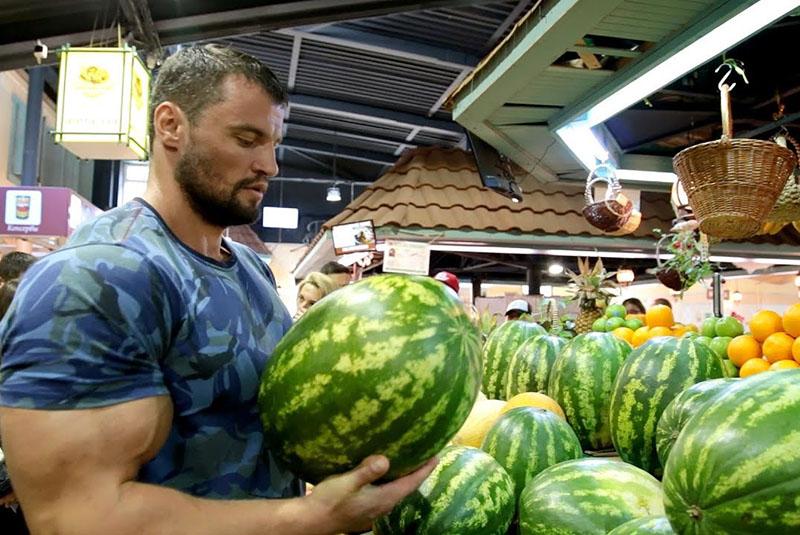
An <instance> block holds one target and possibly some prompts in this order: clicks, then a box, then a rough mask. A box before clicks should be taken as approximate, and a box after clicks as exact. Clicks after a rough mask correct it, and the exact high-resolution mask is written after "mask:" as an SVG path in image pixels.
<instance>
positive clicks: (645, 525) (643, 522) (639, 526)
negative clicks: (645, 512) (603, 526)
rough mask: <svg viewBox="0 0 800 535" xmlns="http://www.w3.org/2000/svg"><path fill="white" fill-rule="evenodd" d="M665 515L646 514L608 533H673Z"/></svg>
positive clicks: (627, 534)
mask: <svg viewBox="0 0 800 535" xmlns="http://www.w3.org/2000/svg"><path fill="white" fill-rule="evenodd" d="M674 534H675V532H674V531H672V526H670V525H669V520H667V517H665V516H647V517H644V518H637V519H636V520H631V521H630V522H625V523H624V524H622V525H621V526H619V527H617V528H614V529H613V530H611V531H609V532H608V535H674Z"/></svg>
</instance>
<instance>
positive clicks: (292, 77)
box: [286, 35, 303, 91]
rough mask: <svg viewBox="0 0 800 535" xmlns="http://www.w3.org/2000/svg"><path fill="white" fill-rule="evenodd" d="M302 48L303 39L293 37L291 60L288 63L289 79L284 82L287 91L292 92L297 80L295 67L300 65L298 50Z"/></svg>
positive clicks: (297, 36) (296, 36)
mask: <svg viewBox="0 0 800 535" xmlns="http://www.w3.org/2000/svg"><path fill="white" fill-rule="evenodd" d="M302 46H303V38H302V37H300V36H299V35H295V36H294V42H293V43H292V59H291V60H290V62H289V79H288V81H287V82H286V87H287V88H288V89H289V91H294V84H295V81H296V80H297V67H298V66H299V65H300V48H301V47H302Z"/></svg>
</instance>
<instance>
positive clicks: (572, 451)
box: [481, 407, 583, 497]
mask: <svg viewBox="0 0 800 535" xmlns="http://www.w3.org/2000/svg"><path fill="white" fill-rule="evenodd" d="M481 449H483V450H484V451H485V452H486V453H488V454H489V455H491V456H492V457H494V458H495V460H496V461H497V462H498V463H500V466H502V467H503V468H505V470H506V472H508V474H509V475H510V476H511V478H512V479H513V480H514V487H515V493H516V496H517V497H519V495H520V494H521V493H522V489H524V488H525V485H527V484H528V482H529V481H530V480H531V479H533V478H534V477H535V476H536V475H537V474H539V472H541V471H542V470H544V469H546V468H549V467H550V466H553V465H554V464H558V463H561V462H564V461H570V460H572V459H580V458H581V457H583V450H582V449H581V443H580V441H579V440H578V436H577V435H576V434H575V431H573V430H572V428H571V427H570V426H569V424H568V423H567V422H565V421H564V420H563V419H562V418H560V417H559V416H556V415H555V414H553V413H552V412H550V411H547V410H544V409H538V408H533V407H518V408H516V409H512V410H510V411H508V412H507V413H506V414H504V415H503V416H502V417H501V418H500V419H499V420H498V421H497V422H495V424H494V425H493V426H492V428H491V429H490V430H489V432H488V433H487V434H486V438H485V439H484V440H483V446H481Z"/></svg>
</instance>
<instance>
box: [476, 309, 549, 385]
mask: <svg viewBox="0 0 800 535" xmlns="http://www.w3.org/2000/svg"><path fill="white" fill-rule="evenodd" d="M542 334H547V331H545V330H544V327H542V326H541V325H539V324H538V323H533V322H530V321H523V320H513V321H507V322H505V323H504V324H502V325H500V326H499V327H498V328H496V329H495V330H494V331H492V334H490V335H489V338H488V339H487V340H486V345H485V346H484V348H483V389H482V390H483V393H484V394H486V396H487V397H489V398H490V399H505V395H506V384H505V383H506V377H507V376H508V364H509V362H510V361H511V357H513V356H514V353H516V352H517V349H519V347H520V346H521V345H522V343H523V342H525V341H526V340H528V339H529V338H532V337H534V336H539V335H542Z"/></svg>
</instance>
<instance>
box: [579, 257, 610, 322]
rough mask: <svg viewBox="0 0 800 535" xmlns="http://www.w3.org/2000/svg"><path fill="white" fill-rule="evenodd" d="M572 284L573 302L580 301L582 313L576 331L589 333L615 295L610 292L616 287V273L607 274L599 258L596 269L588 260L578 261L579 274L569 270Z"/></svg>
mask: <svg viewBox="0 0 800 535" xmlns="http://www.w3.org/2000/svg"><path fill="white" fill-rule="evenodd" d="M567 274H568V275H569V277H570V283H571V284H573V285H574V290H573V294H572V300H573V301H575V300H577V301H578V306H579V308H580V312H579V314H578V317H577V319H576V320H575V331H576V332H577V333H578V334H584V333H588V332H589V331H591V330H592V324H593V323H594V322H595V321H596V320H597V319H598V318H600V317H602V316H603V311H604V309H605V308H606V305H608V300H609V298H611V297H613V294H612V293H611V292H610V291H608V290H609V289H611V288H615V287H616V283H615V282H614V281H613V280H611V279H612V277H613V276H614V273H608V272H606V270H605V268H604V267H603V260H602V259H600V258H598V259H597V263H596V264H595V265H594V267H592V268H590V267H589V259H588V258H583V259H581V258H579V259H578V273H573V272H572V271H569V270H567Z"/></svg>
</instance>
